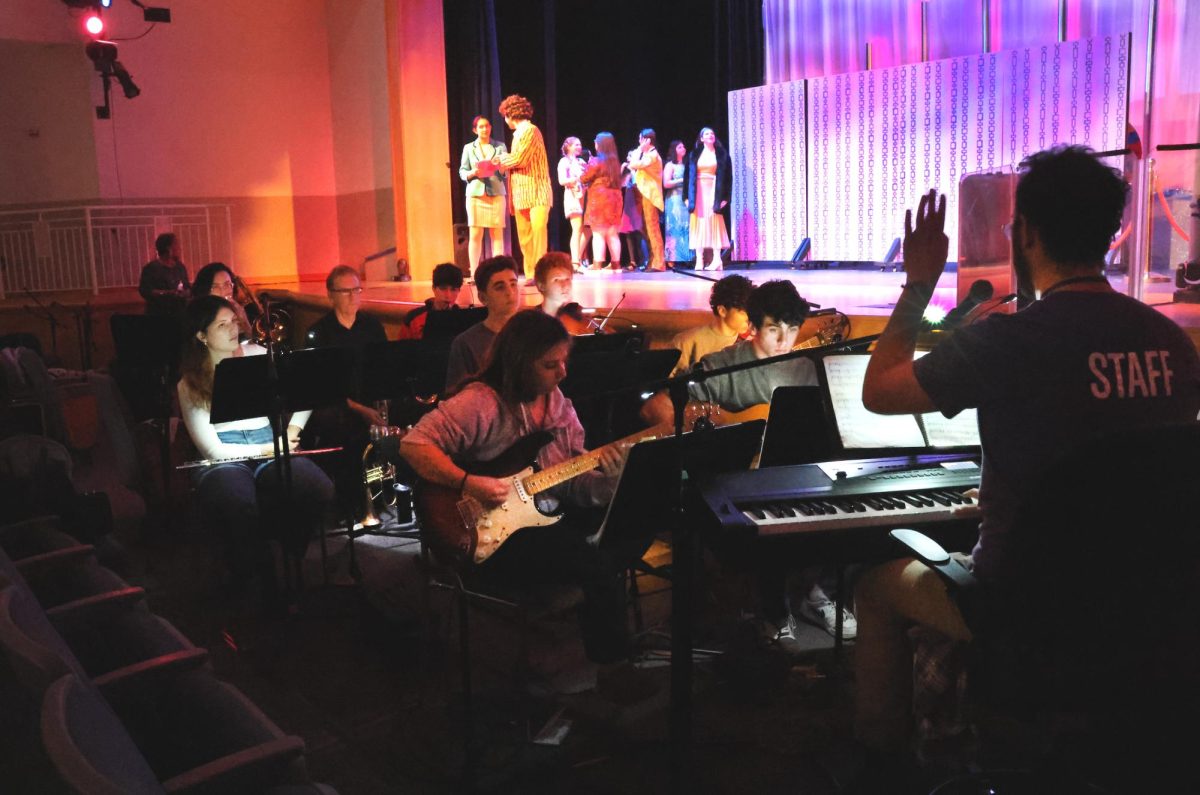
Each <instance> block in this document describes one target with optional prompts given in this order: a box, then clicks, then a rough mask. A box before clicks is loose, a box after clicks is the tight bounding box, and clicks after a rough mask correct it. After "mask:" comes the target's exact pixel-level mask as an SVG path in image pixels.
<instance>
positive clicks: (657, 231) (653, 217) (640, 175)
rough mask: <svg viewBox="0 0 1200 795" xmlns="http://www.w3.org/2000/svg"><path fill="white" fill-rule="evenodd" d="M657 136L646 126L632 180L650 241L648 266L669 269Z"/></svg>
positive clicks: (660, 269)
mask: <svg viewBox="0 0 1200 795" xmlns="http://www.w3.org/2000/svg"><path fill="white" fill-rule="evenodd" d="M655 142H656V136H655V134H654V130H652V129H650V128H649V127H647V128H646V129H644V130H642V132H641V135H639V136H638V148H637V150H636V151H637V154H636V155H635V157H634V158H633V159H632V160H631V161H630V162H629V169H630V170H631V171H632V172H633V181H634V183H635V184H636V186H637V190H638V198H639V201H640V202H641V210H642V231H643V232H644V233H645V235H646V237H647V239H649V241H650V263H649V264H648V265H647V266H646V270H651V271H662V270H666V265H664V264H663V262H664V260H663V238H662V228H661V227H660V226H659V215H660V214H661V213H662V210H663V192H662V172H663V164H662V158H661V157H659V155H658V150H657V149H655V148H654V144H655Z"/></svg>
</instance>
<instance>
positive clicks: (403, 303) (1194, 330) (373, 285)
mask: <svg viewBox="0 0 1200 795" xmlns="http://www.w3.org/2000/svg"><path fill="white" fill-rule="evenodd" d="M730 273H740V274H742V275H744V276H747V277H748V278H750V279H751V280H753V281H754V282H755V283H756V284H762V283H763V282H765V281H768V280H770V279H787V280H788V281H791V282H792V283H794V284H795V285H796V289H797V290H799V292H800V294H801V295H802V296H804V297H805V298H806V299H807V300H808V301H810V302H811V303H813V304H815V305H818V306H820V307H822V308H828V307H834V308H836V309H838V310H839V311H841V312H843V313H845V314H846V315H849V316H850V317H851V318H861V319H863V320H866V321H868V322H865V323H863V324H861V325H862V327H863V331H862V332H861V333H874V331H877V330H878V327H881V326H882V324H883V322H884V320H885V319H886V318H887V316H888V315H890V314H891V311H892V306H893V305H894V302H895V300H896V298H897V297H898V296H899V295H900V286H901V285H902V284H903V283H904V279H905V275H904V273H903V272H902V271H890V270H889V271H879V270H863V269H850V268H841V269H839V268H824V269H812V270H807V269H791V268H764V267H751V268H736V269H730V270H726V271H723V272H721V273H713V272H709V271H704V272H692V271H687V272H667V273H638V272H631V273H625V272H619V271H587V272H584V273H581V274H578V275H576V277H575V283H574V297H575V300H576V301H578V302H579V303H580V304H581V305H582V306H583V307H584V308H585V309H594V310H595V311H596V312H597V313H598V314H603V313H605V312H608V311H609V310H610V309H611V308H612V307H614V306H617V304H618V302H620V308H619V309H618V310H617V312H616V313H615V314H614V321H617V320H618V319H621V318H624V319H626V320H628V319H629V318H632V319H633V321H634V322H636V323H639V324H649V325H652V326H659V327H661V329H662V330H663V331H664V332H666V331H669V330H670V329H671V328H675V327H681V328H682V327H686V325H687V324H689V323H692V322H693V321H695V320H696V318H695V317H694V316H691V315H693V314H694V313H707V312H709V311H710V310H709V306H708V295H709V291H710V290H711V289H712V281H709V279H712V280H715V279H717V278H720V277H721V276H725V275H728V274H730ZM704 277H707V278H704ZM1109 281H1110V282H1111V283H1112V286H1113V287H1114V288H1115V289H1116V290H1118V291H1122V292H1123V291H1125V289H1126V287H1127V279H1126V277H1125V276H1123V275H1119V274H1113V275H1110V276H1109ZM363 286H364V287H365V292H364V294H363V298H364V301H363V304H364V306H365V307H366V308H367V309H369V310H371V311H374V312H378V313H381V314H383V315H385V316H387V315H391V316H393V317H395V316H397V315H403V314H404V313H405V312H406V311H407V310H408V309H409V308H411V307H414V306H418V305H419V304H420V303H421V302H422V301H424V300H425V299H426V298H427V297H428V296H429V295H430V283H429V282H427V281H413V282H367V283H365V284H364V285H363ZM287 290H288V292H290V293H291V294H292V296H293V297H297V298H302V300H303V301H304V302H305V303H310V304H311V305H314V306H318V305H319V306H327V305H328V302H327V299H326V295H325V287H324V285H323V284H321V283H319V282H311V283H304V284H300V285H288V286H287ZM1174 290H1175V286H1174V284H1173V283H1172V282H1171V281H1169V280H1167V279H1166V277H1164V276H1162V275H1155V276H1154V277H1152V278H1151V279H1150V280H1148V281H1147V282H1146V289H1145V301H1146V303H1147V304H1149V305H1152V306H1155V307H1157V308H1158V309H1159V311H1161V312H1162V313H1163V314H1165V315H1166V316H1167V317H1170V318H1171V319H1172V320H1174V321H1175V322H1176V323H1178V324H1179V325H1180V326H1182V327H1183V328H1184V329H1185V330H1186V331H1187V332H1188V333H1189V334H1190V335H1191V337H1192V339H1193V341H1195V342H1196V343H1197V345H1198V346H1200V304H1176V303H1172V295H1173V293H1174ZM957 296H958V274H957V273H956V272H954V271H949V272H947V273H944V274H942V278H941V279H940V280H939V281H938V285H937V288H936V290H935V291H934V296H933V301H932V303H934V304H936V305H938V306H940V307H941V308H943V309H945V310H950V309H952V308H953V307H954V306H955V305H956V304H957V303H958V300H957ZM522 300H523V302H524V304H525V305H526V306H537V305H538V304H539V303H540V302H541V297H540V296H539V295H538V294H537V291H536V289H535V288H534V287H533V284H532V282H530V283H529V284H528V285H527V286H526V288H525V290H524V291H523V295H522ZM459 301H460V303H461V304H462V305H463V306H467V305H469V304H475V305H478V296H477V295H476V294H475V292H474V288H473V287H471V288H467V289H464V290H463V292H462V294H461V295H460V297H459ZM672 315H678V316H679V317H678V318H672V317H671V316H672ZM615 325H624V324H621V323H615Z"/></svg>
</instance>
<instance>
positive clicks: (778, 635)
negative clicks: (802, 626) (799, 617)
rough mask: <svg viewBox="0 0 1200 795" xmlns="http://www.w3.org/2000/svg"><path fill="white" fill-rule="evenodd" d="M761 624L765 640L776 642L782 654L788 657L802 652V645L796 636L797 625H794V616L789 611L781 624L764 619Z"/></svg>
mask: <svg viewBox="0 0 1200 795" xmlns="http://www.w3.org/2000/svg"><path fill="white" fill-rule="evenodd" d="M763 625H764V630H765V632H766V635H767V640H769V641H771V642H772V643H777V644H778V645H779V648H780V649H781V650H782V651H783V653H784V654H786V655H788V656H789V657H795V656H797V655H799V654H802V653H803V652H804V649H803V647H802V646H801V645H800V642H799V641H798V640H797V638H796V634H797V632H798V630H799V627H798V626H797V625H796V618H795V616H793V615H792V614H791V613H789V614H788V616H787V618H786V619H784V622H783V623H782V624H775V623H774V622H772V621H767V620H765V619H764V621H763Z"/></svg>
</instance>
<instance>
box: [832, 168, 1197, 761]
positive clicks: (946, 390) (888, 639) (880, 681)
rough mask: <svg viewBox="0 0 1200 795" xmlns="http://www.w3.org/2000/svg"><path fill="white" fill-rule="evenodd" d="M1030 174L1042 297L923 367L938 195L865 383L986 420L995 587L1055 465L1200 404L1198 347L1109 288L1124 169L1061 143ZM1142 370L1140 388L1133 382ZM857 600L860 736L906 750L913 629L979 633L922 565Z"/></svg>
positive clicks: (977, 563)
mask: <svg viewBox="0 0 1200 795" xmlns="http://www.w3.org/2000/svg"><path fill="white" fill-rule="evenodd" d="M1020 174H1021V176H1020V179H1019V181H1018V183H1017V191H1016V206H1015V209H1014V217H1013V224H1012V251H1013V265H1014V267H1015V268H1016V271H1017V274H1018V277H1019V279H1020V281H1021V282H1022V283H1024V284H1028V285H1029V286H1031V287H1032V288H1034V289H1035V290H1036V291H1037V293H1038V294H1039V295H1040V300H1038V301H1037V302H1035V303H1034V304H1033V305H1031V306H1029V307H1027V308H1026V309H1023V310H1022V311H1020V312H1018V313H1016V314H1015V315H992V316H990V317H988V318H985V319H984V320H982V321H980V322H979V323H977V324H975V325H972V326H969V327H965V328H960V329H958V330H957V331H955V332H954V335H953V336H952V337H951V338H949V339H947V340H946V341H944V342H942V343H940V344H939V345H937V346H936V347H935V348H934V349H933V350H932V351H930V352H929V353H928V354H926V355H925V356H923V357H922V358H920V359H918V360H916V361H914V360H913V352H914V350H915V348H916V340H917V335H918V333H919V331H920V329H921V326H922V324H921V317H922V314H923V312H924V311H925V307H926V305H927V304H928V303H929V299H930V297H931V296H932V295H933V289H934V285H935V284H937V281H938V279H939V278H940V276H941V274H942V270H943V269H944V268H945V266H946V255H947V249H948V247H949V241H948V240H947V238H946V235H945V233H944V231H943V229H944V224H945V219H946V203H945V202H946V199H945V197H944V196H942V197H940V199H939V197H938V196H937V194H936V192H935V191H932V190H931V191H930V192H929V193H928V194H927V195H926V196H923V197H922V198H921V202H920V205H919V206H918V208H917V211H916V216H915V219H914V217H913V215H912V213H911V211H910V213H909V214H908V215H906V217H905V224H904V226H905V234H904V270H905V273H906V282H905V284H904V286H903V288H902V292H901V294H900V298H899V300H898V301H897V302H896V308H895V309H894V310H893V311H892V316H891V318H890V319H889V320H888V324H887V326H886V327H885V329H884V331H883V335H882V336H881V337H880V339H879V342H878V344H877V345H876V348H875V351H874V353H873V354H872V356H871V361H870V364H869V365H868V367H867V374H866V380H865V382H864V385H863V402H864V404H865V405H866V407H867V408H868V409H870V410H871V411H874V412H877V413H880V414H914V413H922V412H929V411H935V410H936V411H940V412H942V413H943V414H945V415H946V416H947V417H953V416H954V415H956V414H958V413H959V412H960V411H962V410H963V409H967V408H976V409H978V413H979V431H980V439H981V442H982V448H983V457H984V464H983V475H982V479H981V481H980V488H979V506H980V509H981V511H982V514H983V516H982V521H981V523H980V528H979V540H978V542H977V543H976V545H975V549H974V551H973V553H972V566H973V571H974V574H975V576H976V577H977V578H978V579H979V580H980V581H981V584H990V585H992V586H997V587H1003V586H1004V584H1005V583H1006V582H1011V581H1012V579H1013V578H1015V577H1017V576H1018V572H1019V571H1020V570H1021V567H1022V561H1021V560H1015V559H1011V556H1010V554H1009V549H1008V538H1009V533H1010V532H1011V528H1012V524H1013V522H1014V518H1015V516H1016V515H1017V512H1018V511H1019V509H1020V507H1021V505H1022V504H1023V502H1024V501H1025V500H1026V499H1028V495H1029V494H1030V493H1031V492H1032V490H1033V488H1034V487H1035V486H1037V485H1038V484H1040V483H1042V482H1044V480H1045V479H1046V478H1048V477H1053V473H1052V472H1048V471H1047V470H1048V467H1050V466H1051V464H1052V463H1053V461H1054V460H1055V459H1056V458H1058V457H1059V456H1060V455H1062V454H1063V453H1064V451H1069V450H1070V449H1072V448H1073V447H1075V446H1077V445H1079V444H1080V443H1082V442H1083V441H1084V440H1086V439H1089V438H1093V437H1095V436H1098V435H1100V434H1103V433H1105V432H1109V431H1115V430H1120V429H1125V428H1130V427H1138V426H1149V425H1154V424H1158V423H1171V422H1186V421H1192V420H1195V418H1196V413H1197V410H1198V409H1200V358H1198V357H1197V353H1196V348H1195V346H1194V345H1193V344H1192V342H1191V341H1190V340H1189V338H1188V336H1187V335H1186V334H1185V333H1184V332H1183V331H1182V330H1180V328H1179V327H1178V326H1177V325H1175V323H1174V322H1172V321H1171V320H1169V319H1168V318H1167V317H1165V316H1164V315H1162V314H1161V313H1159V312H1158V311H1156V310H1155V309H1152V308H1150V307H1148V306H1146V305H1144V304H1142V303H1141V302H1139V301H1137V300H1135V299H1133V298H1130V297H1128V296H1125V295H1122V294H1120V293H1118V292H1116V291H1115V290H1113V289H1112V287H1111V286H1110V285H1109V284H1108V281H1107V280H1106V279H1105V278H1104V264H1105V263H1104V257H1105V254H1107V252H1108V247H1109V244H1110V243H1111V242H1112V239H1113V236H1114V235H1115V234H1116V233H1117V232H1118V231H1119V230H1120V227H1121V214H1122V211H1123V209H1124V207H1125V201H1126V197H1127V195H1128V192H1129V188H1128V186H1127V185H1126V184H1125V182H1124V181H1123V180H1122V178H1121V175H1120V173H1119V172H1116V171H1114V170H1113V169H1110V168H1108V167H1107V166H1105V165H1104V164H1103V163H1102V162H1100V161H1099V160H1097V159H1096V158H1095V157H1094V155H1093V153H1092V151H1091V150H1090V149H1087V148H1085V147H1078V146H1069V147H1068V146H1064V147H1058V148H1055V149H1052V150H1049V151H1046V152H1040V153H1038V154H1035V155H1031V156H1030V157H1028V158H1026V159H1025V161H1024V162H1023V163H1022V164H1021V167H1020ZM1167 363H1169V364H1167ZM1132 373H1137V376H1136V377H1137V379H1138V382H1139V383H1141V385H1142V387H1143V388H1142V389H1140V390H1138V389H1134V388H1130V387H1128V386H1127V385H1129V384H1131V383H1132V382H1131V381H1130V380H1129V378H1128V376H1130V375H1131V374H1132ZM1104 487H1105V486H1104V485H1103V484H1098V485H1097V488H1104ZM1165 552H1166V553H1167V554H1169V553H1170V551H1169V550H1165ZM1063 563H1064V565H1068V566H1069V565H1072V564H1073V563H1078V564H1079V565H1086V561H1080V562H1076V561H1064V562H1063ZM1126 585H1127V584H1126V583H1120V582H1114V583H1113V584H1112V587H1114V588H1121V587H1125V586H1126ZM1134 591H1136V588H1135V589H1134ZM1131 598H1136V597H1131ZM856 605H857V608H858V614H859V620H860V622H861V629H860V632H859V637H858V644H857V648H856V650H855V655H854V657H855V667H856V669H857V676H856V679H857V683H858V692H857V694H856V703H857V708H856V716H855V728H856V733H857V735H858V737H859V739H861V740H862V741H863V742H864V743H865V744H866V745H867V746H868V747H869V748H871V749H874V750H876V751H882V752H885V753H889V754H894V755H899V754H903V753H904V752H905V751H906V750H907V749H908V748H909V747H910V745H909V738H910V737H911V735H912V729H913V726H912V706H913V705H912V692H913V691H912V684H913V678H912V671H913V661H912V655H911V651H910V646H909V643H908V634H907V633H908V630H909V629H910V628H911V627H912V626H913V625H921V626H925V627H930V628H932V629H934V630H936V631H937V632H939V633H941V634H942V635H944V636H946V637H948V638H951V639H957V640H963V641H965V640H969V639H970V637H971V632H970V630H969V629H968V628H967V626H966V624H965V623H964V621H963V616H962V614H961V613H960V612H959V609H958V606H957V605H956V604H955V602H954V600H953V599H952V598H951V597H950V596H949V595H948V594H947V592H946V586H945V584H944V583H943V582H942V581H941V580H940V578H939V577H938V575H937V574H936V573H935V572H934V571H933V570H932V569H930V568H928V567H926V566H925V565H924V564H922V563H920V562H918V561H916V560H913V559H912V558H905V559H902V560H896V561H893V562H891V563H886V564H884V565H882V566H879V567H877V568H875V569H872V570H870V571H868V572H867V573H865V574H864V575H863V576H862V577H861V579H860V580H859V582H858V586H857V589H856ZM1046 609H1053V606H1046ZM1148 609H1153V607H1152V606H1148ZM1062 620H1063V621H1070V620H1071V616H1063V617H1062Z"/></svg>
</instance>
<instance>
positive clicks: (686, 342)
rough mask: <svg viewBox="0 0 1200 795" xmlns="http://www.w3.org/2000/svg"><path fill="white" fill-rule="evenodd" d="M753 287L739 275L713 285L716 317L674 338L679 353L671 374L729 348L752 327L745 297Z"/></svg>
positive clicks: (712, 303) (711, 296) (710, 302)
mask: <svg viewBox="0 0 1200 795" xmlns="http://www.w3.org/2000/svg"><path fill="white" fill-rule="evenodd" d="M753 289H754V282H752V281H750V280H749V279H747V278H746V277H745V276H741V275H738V274H734V275H732V276H726V277H725V278H724V279H721V280H720V281H718V282H717V283H715V284H714V285H713V286H712V292H710V293H709V295H708V305H709V306H710V307H712V313H713V319H712V320H711V321H709V322H708V323H705V324H704V325H703V326H697V327H695V328H690V329H687V330H686V331H681V332H679V333H678V334H676V335H675V338H674V339H673V340H671V347H672V348H677V349H678V350H679V354H680V355H679V363H678V364H676V365H675V372H674V373H672V375H674V374H677V373H683V372H687V371H688V370H690V369H692V367H693V366H694V365H695V364H696V362H698V361H700V360H701V359H703V358H704V357H705V356H707V355H708V354H710V353H716V352H717V351H720V350H724V349H725V348H728V347H729V346H730V345H733V344H734V343H735V342H737V341H738V339H739V338H740V337H742V336H743V335H745V334H746V332H748V331H749V330H750V318H749V317H748V316H747V315H746V300H747V299H748V298H749V297H750V291H751V290H753Z"/></svg>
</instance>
